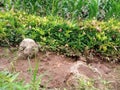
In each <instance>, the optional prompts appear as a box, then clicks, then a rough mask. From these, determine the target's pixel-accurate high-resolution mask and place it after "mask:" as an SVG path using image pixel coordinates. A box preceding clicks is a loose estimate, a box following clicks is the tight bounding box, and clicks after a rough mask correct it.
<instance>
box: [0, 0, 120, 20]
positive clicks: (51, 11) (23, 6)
mask: <svg viewBox="0 0 120 90" xmlns="http://www.w3.org/2000/svg"><path fill="white" fill-rule="evenodd" d="M1 2H2V3H3V4H4V8H5V10H8V11H9V10H11V9H15V10H21V11H26V12H28V13H32V14H36V15H40V16H46V15H58V16H61V17H63V18H67V19H74V20H78V19H81V18H82V19H84V18H97V19H99V20H103V19H109V18H110V17H114V18H119V16H120V10H119V8H120V4H119V3H120V1H119V0H2V1H1Z"/></svg>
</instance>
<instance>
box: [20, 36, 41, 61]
mask: <svg viewBox="0 0 120 90" xmlns="http://www.w3.org/2000/svg"><path fill="white" fill-rule="evenodd" d="M38 51H39V45H37V44H36V42H35V41H34V40H33V39H30V38H25V39H24V40H23V41H22V42H21V43H20V45H19V50H18V59H27V58H28V57H29V58H33V57H34V56H36V55H37V53H38Z"/></svg>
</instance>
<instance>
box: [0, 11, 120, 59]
mask: <svg viewBox="0 0 120 90" xmlns="http://www.w3.org/2000/svg"><path fill="white" fill-rule="evenodd" d="M119 26H120V22H119V21H118V20H115V19H109V20H108V21H101V22H100V21H97V20H85V21H81V22H78V23H76V22H73V21H69V20H64V19H63V18H61V17H55V16H54V17H53V16H48V17H39V16H35V15H30V14H26V13H25V12H17V13H15V12H13V11H9V12H0V46H16V45H19V43H20V42H21V40H22V39H23V38H32V39H34V40H35V41H36V42H38V43H39V44H40V45H41V47H42V48H41V49H44V50H46V49H49V50H52V51H57V52H62V53H66V54H68V55H74V54H75V55H78V54H79V53H84V52H86V51H87V52H88V53H90V52H98V53H101V54H104V55H106V56H111V57H114V56H116V58H118V59H119V56H118V55H119V54H120V27H119Z"/></svg>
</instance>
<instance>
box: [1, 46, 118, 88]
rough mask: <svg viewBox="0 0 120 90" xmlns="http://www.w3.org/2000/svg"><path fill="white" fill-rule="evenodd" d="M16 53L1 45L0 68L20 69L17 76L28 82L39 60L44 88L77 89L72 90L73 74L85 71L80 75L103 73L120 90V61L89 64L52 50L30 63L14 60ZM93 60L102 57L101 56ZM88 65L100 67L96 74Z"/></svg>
mask: <svg viewBox="0 0 120 90" xmlns="http://www.w3.org/2000/svg"><path fill="white" fill-rule="evenodd" d="M16 55H17V53H16V52H10V51H9V50H8V49H6V48H0V71H2V70H9V71H11V72H13V71H15V72H19V73H20V74H19V77H18V78H19V79H23V80H25V82H26V83H29V82H30V81H31V78H32V74H31V73H30V64H31V66H32V69H33V70H34V68H35V66H36V62H37V63H38V64H39V67H38V72H37V75H38V76H39V75H43V77H42V82H41V85H40V86H41V87H46V88H47V89H51V90H54V89H53V88H61V89H60V90H63V88H69V89H68V90H75V89H73V88H72V89H70V87H73V86H75V82H74V80H72V78H71V74H75V75H77V74H76V73H82V74H80V75H84V76H85V77H89V78H91V77H92V78H94V79H95V78H96V77H97V75H98V74H100V75H102V77H103V78H105V79H106V80H108V81H109V82H113V83H112V84H111V85H112V88H111V90H120V64H111V63H103V62H102V63H100V62H97V63H95V62H94V63H91V64H89V65H87V64H86V63H85V62H83V61H84V60H83V59H85V58H84V57H81V58H79V59H78V60H77V61H76V60H75V59H74V58H68V57H65V56H64V55H57V54H56V53H53V52H47V53H43V52H39V54H38V56H37V57H36V59H31V60H30V64H29V63H28V60H16V61H15V62H14V60H15V57H16ZM94 59H98V60H99V58H94ZM13 62H14V63H13ZM77 66H79V67H78V68H77V69H78V71H77V70H76V67H77ZM88 67H92V68H93V67H94V68H95V69H97V70H98V71H96V72H97V73H95V72H94V71H93V70H92V69H90V68H88ZM78 76H79V75H78ZM71 82H72V83H71ZM96 87H101V85H98V84H96ZM76 90H77V89H76ZM100 90H104V89H100Z"/></svg>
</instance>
